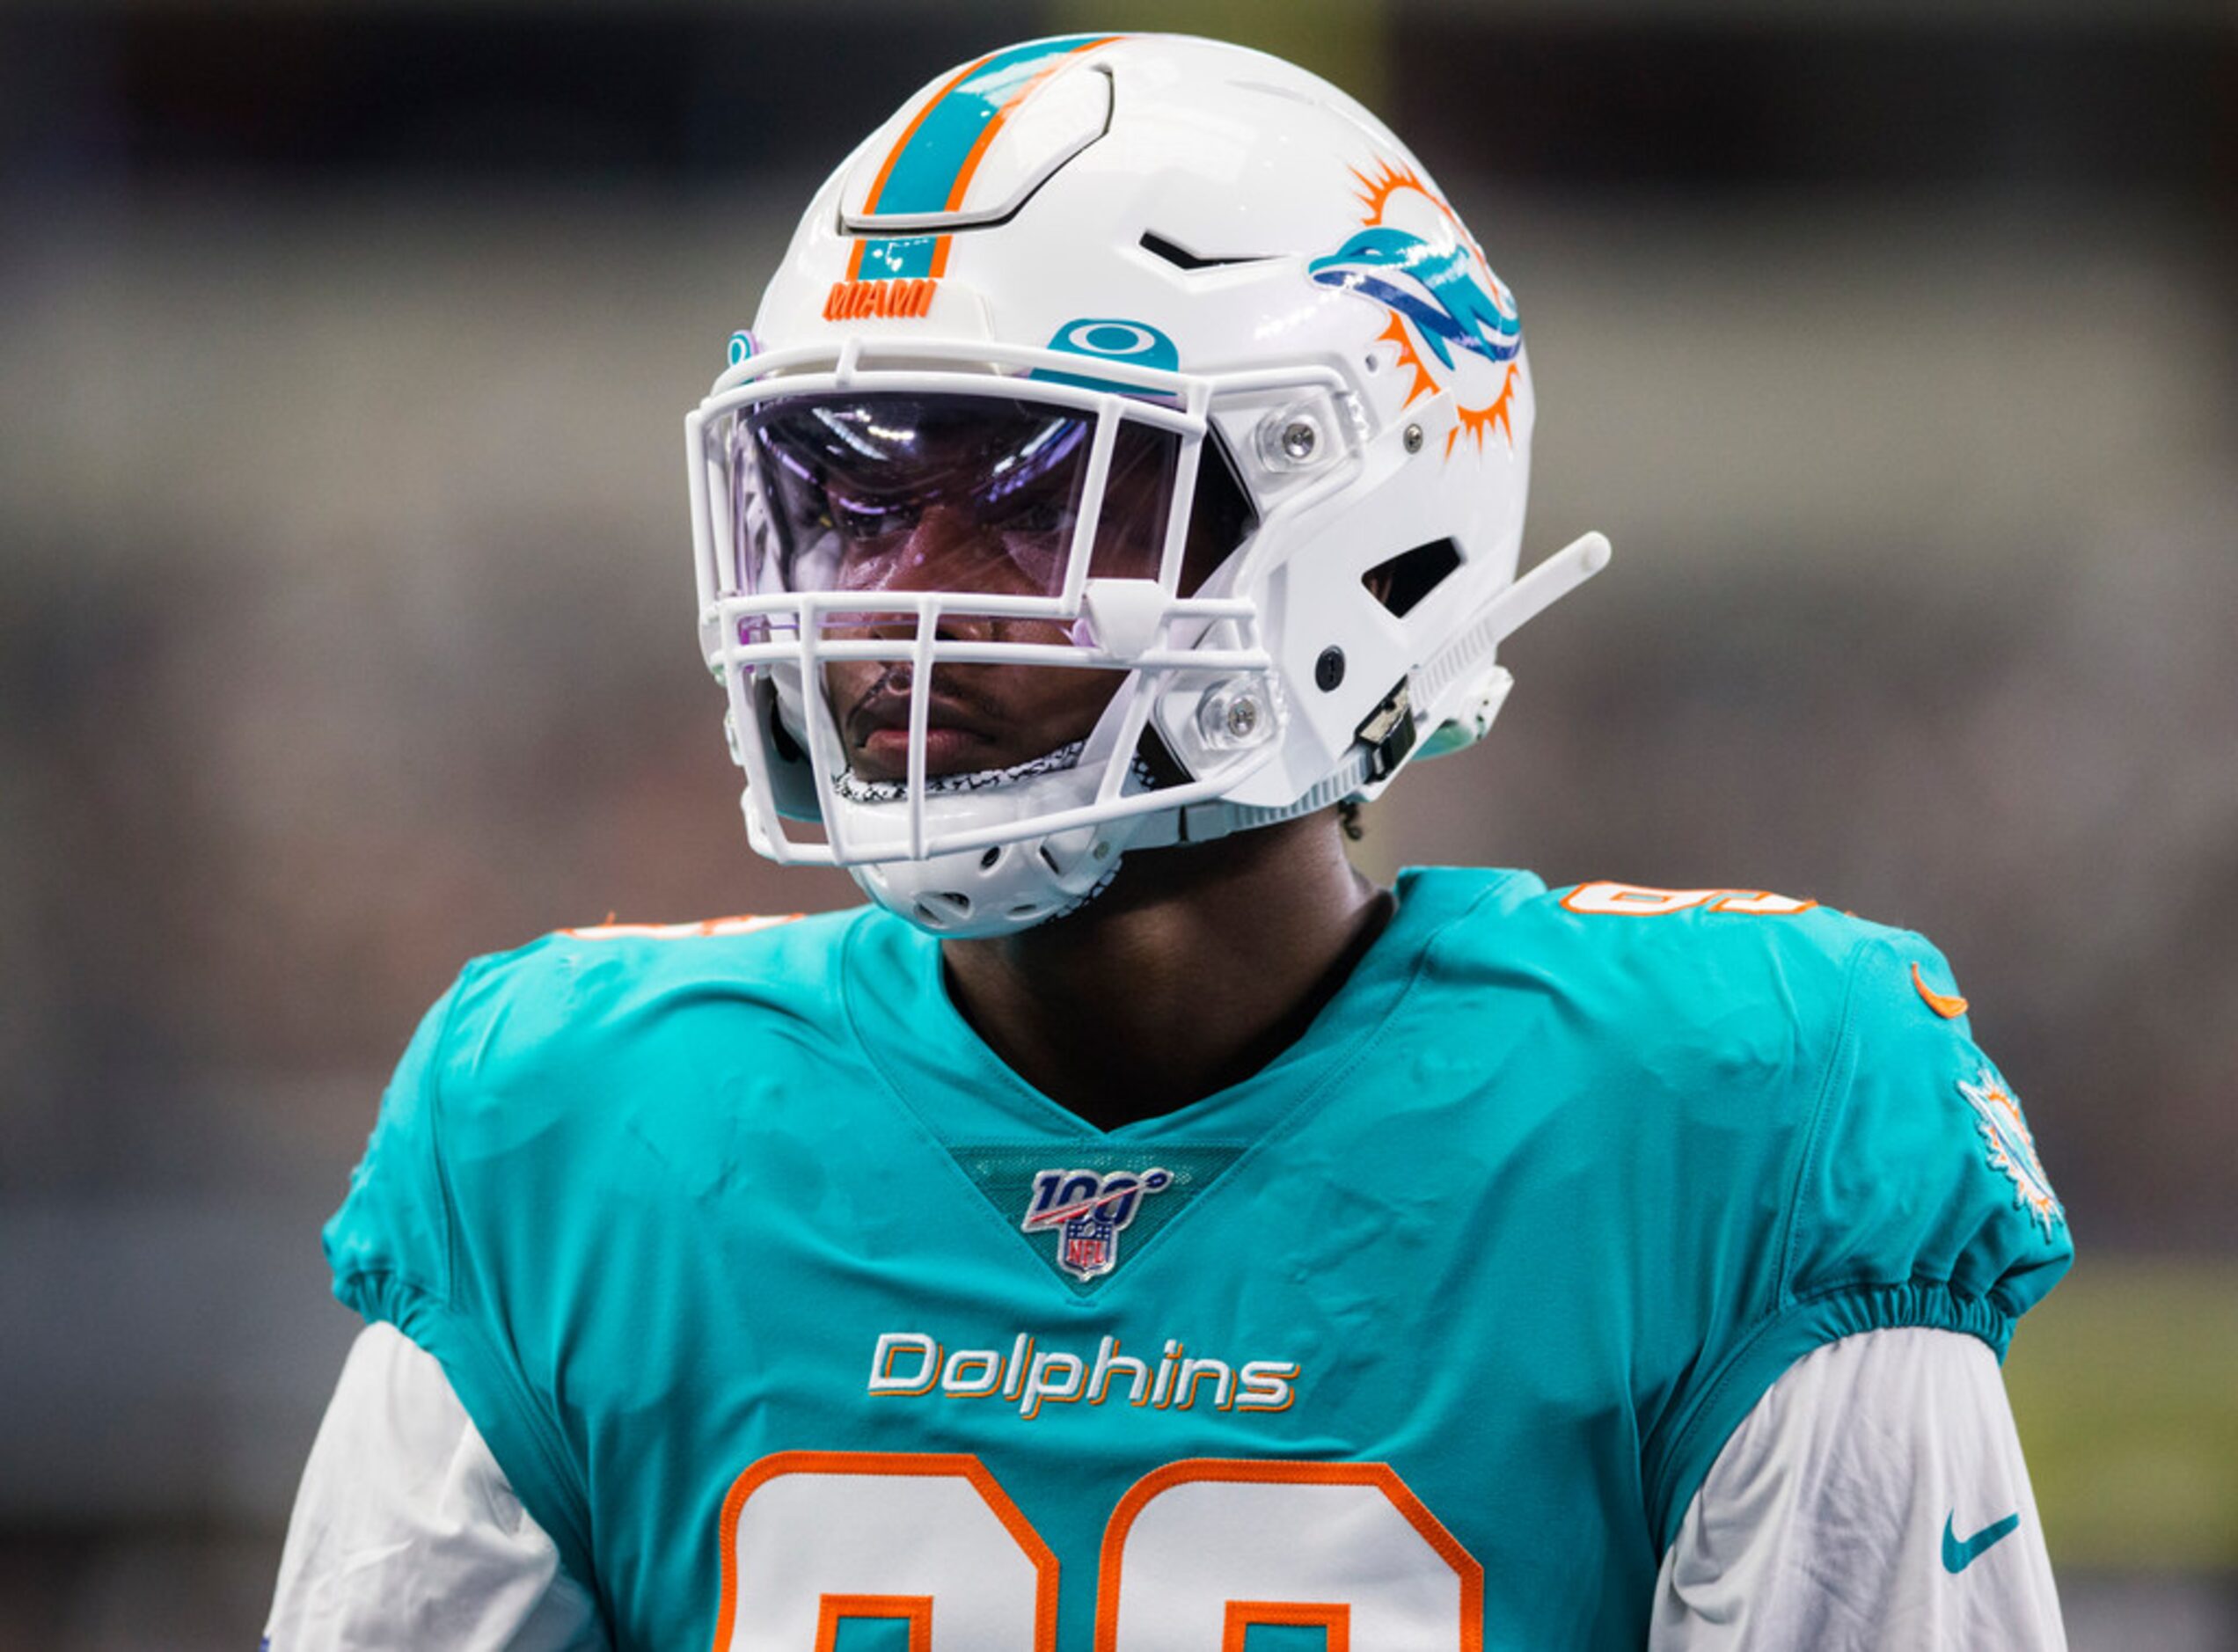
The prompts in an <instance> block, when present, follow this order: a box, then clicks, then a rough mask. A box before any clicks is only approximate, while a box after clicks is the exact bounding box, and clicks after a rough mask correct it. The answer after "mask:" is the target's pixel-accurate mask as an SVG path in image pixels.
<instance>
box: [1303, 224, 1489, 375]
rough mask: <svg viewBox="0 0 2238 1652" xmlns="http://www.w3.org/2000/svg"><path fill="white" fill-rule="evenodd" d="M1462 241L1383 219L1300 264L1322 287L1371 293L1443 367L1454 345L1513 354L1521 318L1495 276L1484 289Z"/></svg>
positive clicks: (1448, 365) (1473, 350) (1479, 351)
mask: <svg viewBox="0 0 2238 1652" xmlns="http://www.w3.org/2000/svg"><path fill="white" fill-rule="evenodd" d="M1470 265H1471V259H1470V257H1469V253H1468V251H1467V249H1466V248H1465V247H1462V246H1443V247H1441V246H1437V245H1433V244H1432V243H1430V242H1429V241H1425V240H1424V239H1423V238H1422V237H1420V236H1418V235H1415V234H1412V233H1410V232H1409V231H1408V230H1401V229H1396V228H1393V227H1392V226H1390V225H1387V224H1378V225H1375V226H1373V227H1371V228H1369V229H1365V230H1360V231H1359V232H1358V233H1357V234H1356V235H1354V236H1353V237H1352V238H1351V239H1350V240H1349V241H1347V242H1345V244H1344V245H1342V246H1341V247H1339V248H1338V249H1337V250H1336V251H1335V252H1331V253H1329V254H1328V255H1327V257H1325V258H1317V259H1313V262H1311V263H1310V264H1308V265H1307V266H1306V267H1305V269H1306V273H1307V274H1309V275H1311V276H1312V277H1313V280H1315V281H1319V282H1320V284H1321V285H1322V286H1324V287H1335V288H1338V289H1342V290H1344V291H1347V292H1357V293H1359V294H1361V295H1362V296H1364V297H1368V298H1372V299H1374V300H1375V301H1376V302H1377V303H1379V304H1381V305H1383V306H1384V307H1385V308H1386V309H1387V310H1390V311H1393V313H1395V314H1398V315H1401V316H1404V317H1405V318H1407V319H1408V321H1411V322H1413V323H1414V325H1415V331H1416V332H1417V333H1419V334H1420V335H1421V338H1422V340H1423V343H1424V344H1425V345H1427V346H1428V347H1429V348H1430V353H1431V354H1432V355H1435V356H1437V361H1438V364H1439V365H1440V366H1441V367H1444V368H1446V369H1451V368H1452V365H1453V355H1452V348H1450V347H1458V348H1459V349H1463V350H1466V351H1468V352H1470V353H1471V354H1472V355H1478V356H1481V357H1482V358H1483V359H1484V360H1485V361H1487V362H1506V361H1510V360H1511V359H1513V357H1514V356H1515V354H1516V352H1517V351H1518V350H1520V349H1521V348H1522V347H1523V321H1522V318H1521V317H1520V316H1518V313H1517V311H1516V308H1515V304H1514V303H1513V301H1512V300H1510V298H1509V297H1508V296H1507V295H1506V294H1505V293H1503V292H1502V291H1501V290H1500V287H1499V283H1498V281H1493V282H1492V283H1491V285H1490V286H1489V287H1487V286H1486V285H1485V284H1484V283H1482V282H1481V281H1478V280H1477V277H1476V272H1475V271H1474V269H1472V268H1471V267H1470Z"/></svg>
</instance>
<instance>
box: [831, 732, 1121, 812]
mask: <svg viewBox="0 0 2238 1652" xmlns="http://www.w3.org/2000/svg"><path fill="white" fill-rule="evenodd" d="M1087 744H1088V742H1086V741H1085V740H1075V741H1073V742H1071V743H1070V744H1068V745H1063V746H1059V747H1058V748H1057V749H1056V750H1054V751H1045V752H1043V753H1042V755H1041V756H1040V757H1029V758H1028V759H1027V761H1025V762H1024V763H1018V764H1012V765H1011V766H1010V767H1009V768H1007V769H974V770H972V771H970V772H969V773H968V774H933V775H927V776H926V777H925V795H926V796H927V797H949V796H954V795H955V794H956V793H962V792H984V791H985V790H986V789H987V788H988V787H989V786H1008V785H1010V784H1012V783H1013V781H1018V780H1030V779H1032V778H1035V776H1036V775H1042V774H1054V773H1056V772H1057V771H1058V770H1059V769H1070V768H1071V767H1073V766H1074V765H1076V764H1078V763H1079V761H1080V753H1081V752H1083V751H1084V750H1086V749H1087ZM831 789H832V790H833V791H835V792H837V793H839V795H840V796H842V797H844V798H845V799H846V800H848V801H849V802H850V803H898V802H900V801H901V800H903V799H904V798H906V797H907V796H908V795H909V782H908V781H906V780H866V779H864V778H861V777H860V776H859V775H858V774H857V773H856V772H855V771H854V770H853V769H852V768H846V769H842V770H840V771H839V772H838V773H837V774H835V775H833V776H832V777H831Z"/></svg>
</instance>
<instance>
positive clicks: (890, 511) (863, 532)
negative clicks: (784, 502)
mask: <svg viewBox="0 0 2238 1652" xmlns="http://www.w3.org/2000/svg"><path fill="white" fill-rule="evenodd" d="M822 515H823V521H822V523H821V525H822V526H823V527H826V528H830V529H832V530H837V532H838V533H840V534H841V535H843V536H844V537H846V538H848V539H851V540H852V541H854V542H855V543H857V544H867V543H869V542H870V541H873V540H877V539H884V538H889V537H892V536H893V535H895V534H897V533H906V532H908V531H909V530H911V528H913V527H915V526H916V525H917V519H918V505H917V503H916V502H915V501H911V500H905V499H894V500H881V499H865V498H858V497H853V496H850V495H847V494H843V493H833V492H826V493H825V494H824V496H823V513H822Z"/></svg>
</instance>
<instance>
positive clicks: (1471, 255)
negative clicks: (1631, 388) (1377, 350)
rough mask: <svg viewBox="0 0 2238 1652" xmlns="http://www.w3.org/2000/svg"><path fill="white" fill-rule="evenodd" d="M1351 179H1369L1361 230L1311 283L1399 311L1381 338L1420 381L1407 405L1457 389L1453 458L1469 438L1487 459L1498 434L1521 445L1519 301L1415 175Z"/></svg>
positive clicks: (1448, 446)
mask: <svg viewBox="0 0 2238 1652" xmlns="http://www.w3.org/2000/svg"><path fill="white" fill-rule="evenodd" d="M1352 175H1353V176H1354V177H1355V178H1357V179H1359V180H1360V183H1361V186H1362V192H1361V194H1360V196H1359V200H1360V201H1361V203H1362V205H1363V206H1364V208H1366V210H1365V212H1364V216H1363V217H1362V219H1361V226H1362V227H1361V228H1359V229H1358V230H1355V231H1354V232H1353V233H1352V234H1351V235H1350V236H1349V237H1348V238H1346V240H1345V241H1344V243H1343V244H1342V245H1341V246H1339V247H1338V248H1337V249H1336V250H1335V252H1329V253H1327V254H1325V255H1324V256H1322V257H1320V258H1317V259H1313V260H1312V261H1311V262H1309V263H1308V264H1307V265H1306V267H1305V272H1306V274H1307V275H1309V276H1310V277H1311V278H1312V279H1313V281H1317V282H1319V283H1320V285H1322V286H1324V287H1332V288H1335V289H1337V290H1339V291H1341V292H1351V293H1357V294H1358V295H1359V296H1361V297H1363V298H1367V299H1371V300H1372V301H1374V302H1375V303H1379V304H1380V305H1382V306H1383V308H1384V309H1385V310H1386V311H1388V312H1389V313H1390V317H1391V320H1390V325H1388V326H1386V328H1385V329H1384V331H1383V332H1382V333H1381V334H1379V341H1382V342H1386V343H1390V344H1393V345H1395V346H1396V347H1397V348H1398V353H1399V362H1400V365H1401V367H1403V368H1407V369H1411V371H1412V373H1413V378H1412V380H1411V382H1410V383H1409V384H1408V389H1407V401H1406V405H1407V406H1412V405H1413V404H1414V402H1415V400H1416V399H1417V398H1420V397H1423V396H1427V395H1431V394H1433V393H1435V392H1437V391H1441V390H1448V389H1450V390H1452V392H1453V410H1454V415H1455V417H1454V424H1453V428H1452V429H1451V430H1450V431H1448V432H1447V433H1446V436H1445V452H1446V455H1447V457H1451V456H1452V451H1453V447H1454V444H1455V442H1458V441H1459V439H1460V437H1461V436H1462V435H1463V434H1465V433H1466V435H1469V436H1470V437H1471V438H1473V439H1474V441H1475V442H1476V444H1477V448H1478V450H1479V451H1481V450H1482V449H1483V446H1484V441H1485V437H1486V436H1487V435H1488V433H1489V432H1491V431H1492V430H1493V429H1494V428H1498V429H1499V430H1500V431H1501V432H1502V433H1503V435H1506V437H1507V439H1508V443H1509V445H1510V447H1512V446H1513V445H1514V444H1515V429H1514V427H1513V426H1512V425H1511V424H1510V422H1509V417H1508V413H1509V408H1510V405H1511V403H1512V400H1513V398H1514V395H1515V387H1516V384H1517V380H1518V376H1519V369H1518V362H1517V361H1516V357H1517V356H1518V355H1519V354H1520V353H1521V351H1522V349H1523V319H1522V318H1521V317H1520V316H1519V315H1518V313H1517V311H1516V304H1515V299H1514V297H1513V296H1512V295H1510V293H1509V291H1508V289H1506V287H1504V286H1503V285H1502V284H1501V281H1500V278H1499V277H1498V276H1496V275H1495V274H1493V273H1492V271H1491V268H1490V267H1489V266H1488V265H1487V264H1486V263H1485V261H1484V254H1483V253H1482V252H1481V251H1480V250H1479V249H1478V247H1477V245H1476V244H1475V243H1474V241H1472V240H1471V239H1470V238H1469V235H1468V231H1467V230H1466V229H1464V228H1463V227H1462V224H1461V221H1460V219H1459V216H1457V215H1456V214H1455V213H1454V211H1453V209H1452V208H1451V207H1450V206H1448V205H1447V204H1446V203H1445V201H1444V198H1443V197H1441V196H1440V195H1438V194H1437V193H1436V192H1435V191H1434V190H1432V189H1431V188H1430V186H1429V185H1428V184H1427V183H1425V182H1424V181H1423V178H1422V176H1421V175H1420V174H1419V173H1417V172H1415V171H1414V170H1413V169H1412V168H1411V167H1409V168H1407V169H1406V170H1403V171H1401V170H1400V169H1398V168H1395V167H1393V166H1392V165H1390V164H1388V163H1386V164H1383V165H1382V166H1381V167H1380V168H1379V171H1378V172H1376V173H1375V174H1374V175H1373V176H1371V175H1369V174H1368V173H1365V172H1358V171H1355V172H1353V174H1352ZM1425 351H1426V352H1427V353H1428V358H1427V359H1426V358H1425V355H1424V352H1425ZM1433 360H1434V362H1436V365H1435V367H1433V366H1432V365H1431V362H1432V361H1433ZM1479 385H1481V386H1483V389H1481V390H1479V389H1478V388H1477V387H1478V386H1479Z"/></svg>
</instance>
